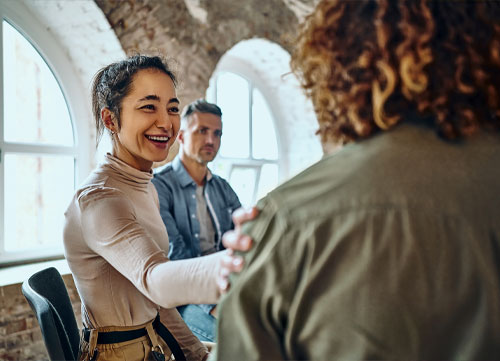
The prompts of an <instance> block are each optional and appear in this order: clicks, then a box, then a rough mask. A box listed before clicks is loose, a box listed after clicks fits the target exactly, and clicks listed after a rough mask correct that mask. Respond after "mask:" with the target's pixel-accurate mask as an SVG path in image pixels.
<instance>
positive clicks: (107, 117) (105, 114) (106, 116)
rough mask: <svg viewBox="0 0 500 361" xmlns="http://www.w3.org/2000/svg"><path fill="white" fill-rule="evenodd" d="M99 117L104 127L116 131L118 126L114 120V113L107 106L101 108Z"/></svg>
mask: <svg viewBox="0 0 500 361" xmlns="http://www.w3.org/2000/svg"><path fill="white" fill-rule="evenodd" d="M101 119H102V122H103V124H104V126H105V127H106V128H108V129H109V131H110V132H111V133H117V132H118V126H117V124H116V121H115V114H114V113H113V112H112V111H111V110H109V109H108V108H102V110H101Z"/></svg>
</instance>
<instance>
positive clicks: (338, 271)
mask: <svg viewBox="0 0 500 361" xmlns="http://www.w3.org/2000/svg"><path fill="white" fill-rule="evenodd" d="M291 65H292V69H293V71H294V73H295V74H296V75H297V76H298V77H299V79H300V81H301V84H302V86H303V88H304V89H305V91H306V93H307V94H308V95H309V96H310V98H311V99H312V102H313V104H314V108H315V112H316V114H317V119H318V122H319V130H318V133H319V135H320V137H321V141H322V143H323V146H324V149H325V150H326V151H331V150H333V149H336V150H337V149H338V148H340V149H338V150H337V151H335V152H333V153H332V154H329V155H325V157H324V158H323V159H322V160H320V161H319V162H318V163H316V164H314V165H313V166H311V167H310V168H308V169H306V170H305V171H303V172H302V173H301V174H299V175H297V176H295V177H294V178H292V179H291V180H289V181H287V182H285V183H284V184H282V185H281V186H279V187H278V188H276V189H275V190H273V191H272V192H271V193H270V194H269V195H268V196H266V197H265V198H264V199H263V200H261V201H260V202H259V204H258V208H259V209H260V214H259V215H258V217H257V218H256V219H255V220H253V221H250V222H248V223H246V224H245V225H244V226H243V231H239V230H238V228H239V226H238V227H237V231H235V232H233V234H232V235H227V236H226V237H225V244H226V245H229V243H230V242H237V241H238V240H241V239H243V238H244V237H248V236H250V237H251V238H252V239H253V241H254V247H253V248H252V249H251V250H249V251H248V252H247V253H246V254H245V255H244V258H245V265H246V266H245V268H244V270H243V271H242V273H241V274H239V275H234V276H231V289H230V290H229V292H228V293H227V295H226V296H225V297H224V298H223V300H222V302H221V303H220V318H219V324H218V345H217V353H216V354H217V360H280V359H293V360H367V359H370V360H372V359H384V360H389V359H397V360H401V359H407V360H417V359H425V360H451V359H464V360H479V359H481V360H486V359H500V343H499V342H498V339H499V338H500V287H499V285H500V222H499V220H500V167H499V166H498V162H499V159H500V97H499V94H500V2H497V1H453V2H452V1H426V0H406V1H390V0H373V1H341V0H323V1H320V2H319V3H318V4H317V7H316V9H315V10H314V11H313V12H312V13H311V14H310V15H309V16H308V18H307V19H306V21H305V22H304V23H303V24H302V26H301V29H300V32H299V36H298V40H297V42H296V48H295V50H294V52H293V54H292V62H291ZM244 234H246V236H244ZM234 248H237V247H234Z"/></svg>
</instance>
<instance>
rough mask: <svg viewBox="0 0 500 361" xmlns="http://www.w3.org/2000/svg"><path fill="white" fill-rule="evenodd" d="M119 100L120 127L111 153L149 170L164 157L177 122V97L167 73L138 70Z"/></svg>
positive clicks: (173, 139)
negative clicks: (120, 101) (129, 89)
mask: <svg viewBox="0 0 500 361" xmlns="http://www.w3.org/2000/svg"><path fill="white" fill-rule="evenodd" d="M131 85H132V86H131V91H130V93H129V94H128V95H127V96H126V97H124V98H123V100H122V104H121V113H120V120H121V127H120V129H119V130H118V129H115V130H114V131H115V135H114V143H113V155H114V156H116V157H117V158H119V159H121V160H122V161H124V162H125V163H127V164H129V165H130V166H132V167H134V168H137V169H139V170H142V171H149V170H151V167H152V165H153V162H161V161H163V160H165V158H166V157H167V155H168V151H169V149H170V147H171V146H172V144H173V142H174V141H175V138H176V137H177V133H178V132H179V126H180V115H179V100H178V99H177V95H176V93H175V87H174V83H173V82H172V79H170V77H169V76H168V75H167V74H165V73H163V72H162V71H159V70H156V69H143V70H139V71H138V72H137V73H136V74H135V75H134V77H133V78H132V84H131Z"/></svg>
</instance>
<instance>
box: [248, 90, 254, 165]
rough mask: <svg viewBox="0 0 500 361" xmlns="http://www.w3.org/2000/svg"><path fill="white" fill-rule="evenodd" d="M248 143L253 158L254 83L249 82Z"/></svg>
mask: <svg viewBox="0 0 500 361" xmlns="http://www.w3.org/2000/svg"><path fill="white" fill-rule="evenodd" d="M248 85H249V86H248V137H249V139H248V143H249V147H250V154H249V157H250V159H253V112H252V108H253V83H252V82H248Z"/></svg>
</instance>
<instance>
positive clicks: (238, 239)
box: [217, 207, 259, 293]
mask: <svg viewBox="0 0 500 361" xmlns="http://www.w3.org/2000/svg"><path fill="white" fill-rule="evenodd" d="M258 214H259V211H258V210H257V208H255V207H252V208H249V209H244V208H238V209H237V210H236V211H234V213H233V223H234V230H232V231H228V232H226V233H224V235H223V236H222V244H223V245H224V247H226V254H225V255H224V257H223V258H222V261H221V268H220V272H219V277H218V278H217V286H218V287H219V290H220V292H221V293H226V292H227V291H228V290H229V275H230V274H231V273H233V272H240V271H241V270H242V269H243V258H242V257H240V256H237V255H235V254H234V251H242V252H244V251H248V250H249V249H250V248H252V239H251V238H250V237H249V236H247V235H244V234H242V233H241V226H242V225H243V224H244V223H245V222H247V221H250V220H252V219H254V218H255V217H257V215H258Z"/></svg>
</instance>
